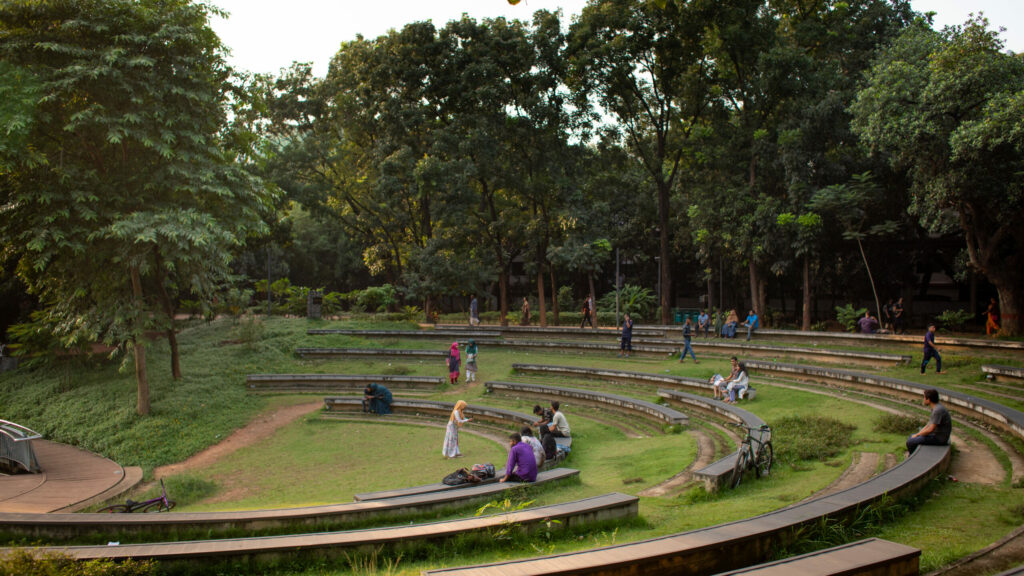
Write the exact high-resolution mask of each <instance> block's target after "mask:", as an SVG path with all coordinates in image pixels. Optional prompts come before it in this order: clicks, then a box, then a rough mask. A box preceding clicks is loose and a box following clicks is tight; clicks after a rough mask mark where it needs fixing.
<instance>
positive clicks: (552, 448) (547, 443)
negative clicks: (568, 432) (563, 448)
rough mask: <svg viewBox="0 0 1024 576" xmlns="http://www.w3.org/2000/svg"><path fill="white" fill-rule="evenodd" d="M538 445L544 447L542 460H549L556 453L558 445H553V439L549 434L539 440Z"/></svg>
mask: <svg viewBox="0 0 1024 576" xmlns="http://www.w3.org/2000/svg"><path fill="white" fill-rule="evenodd" d="M540 445H541V446H543V447H544V458H545V459H547V460H551V459H553V458H554V457H555V454H557V453H558V445H557V444H555V437H554V436H553V435H551V434H545V435H544V437H543V438H541V441H540Z"/></svg>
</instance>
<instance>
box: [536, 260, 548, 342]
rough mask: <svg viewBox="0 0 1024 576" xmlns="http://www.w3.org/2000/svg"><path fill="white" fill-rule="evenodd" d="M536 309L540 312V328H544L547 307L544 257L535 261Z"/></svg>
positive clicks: (546, 321)
mask: <svg viewBox="0 0 1024 576" xmlns="http://www.w3.org/2000/svg"><path fill="white" fill-rule="evenodd" d="M537 309H538V312H540V324H539V326H540V327H541V328H546V327H547V325H548V307H547V303H546V302H545V296H544V259H543V258H540V259H538V261H537Z"/></svg>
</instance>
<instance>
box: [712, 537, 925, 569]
mask: <svg viewBox="0 0 1024 576" xmlns="http://www.w3.org/2000/svg"><path fill="white" fill-rule="evenodd" d="M920 561H921V551H920V550H918V549H917V548H911V547H910V546H904V545H903V544H897V543H895V542H889V541H888V540H880V539H878V538H869V539H867V540H861V541H859V542H851V543H849V544H843V545H842V546H836V547H835V548H827V549H825V550H818V551H817V552H811V553H810V554H803V555H801V556H794V557H792V558H786V559H785V560H778V561H776V562H769V563H768V564H759V565H757V566H751V567H749V568H743V569H740V570H733V571H731V572H723V573H722V574H719V575H718V576H738V575H740V574H745V575H748V576H794V575H798V574H815V575H816V576H917V575H918V574H919V572H920Z"/></svg>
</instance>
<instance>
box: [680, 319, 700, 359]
mask: <svg viewBox="0 0 1024 576" xmlns="http://www.w3.org/2000/svg"><path fill="white" fill-rule="evenodd" d="M692 334H693V323H691V322H690V317H689V316H687V317H686V322H685V323H684V324H683V349H682V350H680V352H679V362H680V363H682V362H683V361H684V360H686V353H687V352H689V353H690V358H693V363H694V364H700V362H697V355H696V354H694V353H693V346H691V345H690V336H691V335H692Z"/></svg>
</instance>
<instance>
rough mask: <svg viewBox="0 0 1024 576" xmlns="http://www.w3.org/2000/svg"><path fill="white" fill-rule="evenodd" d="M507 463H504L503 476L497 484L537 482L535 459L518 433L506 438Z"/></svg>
mask: <svg viewBox="0 0 1024 576" xmlns="http://www.w3.org/2000/svg"><path fill="white" fill-rule="evenodd" d="M508 445H509V451H508V461H507V462H505V476H504V477H503V478H502V479H501V480H498V482H508V481H510V480H511V481H512V482H535V481H536V480H537V457H536V456H534V455H533V448H530V445H529V444H526V443H524V442H523V437H522V436H520V435H519V433H518V432H513V433H512V434H510V435H509V437H508Z"/></svg>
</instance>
